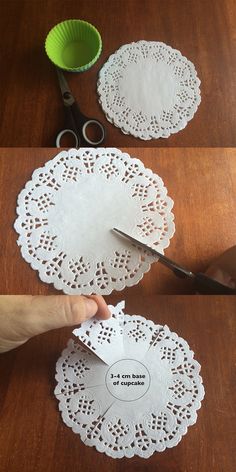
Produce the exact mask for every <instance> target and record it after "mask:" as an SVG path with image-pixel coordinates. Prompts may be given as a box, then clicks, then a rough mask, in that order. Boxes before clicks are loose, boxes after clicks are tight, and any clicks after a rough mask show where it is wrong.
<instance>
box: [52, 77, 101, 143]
mask: <svg viewBox="0 0 236 472" xmlns="http://www.w3.org/2000/svg"><path fill="white" fill-rule="evenodd" d="M56 70H57V77H58V81H59V85H60V89H61V94H62V100H63V104H64V109H65V129H62V130H61V131H60V132H59V133H58V135H57V138H56V146H57V147H58V148H59V147H60V142H61V138H62V136H64V135H65V134H68V133H69V134H72V135H73V136H74V138H75V147H76V148H77V147H79V146H81V145H85V146H87V145H90V146H97V145H98V144H100V143H102V142H103V141H104V138H105V128H104V126H103V125H102V123H100V121H98V120H95V119H93V118H88V117H87V116H85V115H83V114H82V113H81V111H80V108H79V105H78V103H77V102H76V100H75V98H74V97H73V95H72V93H71V91H70V89H69V87H68V84H67V82H66V79H65V77H64V74H63V73H62V71H61V70H59V69H56ZM90 125H93V126H95V127H96V128H97V131H98V134H99V139H97V140H96V141H95V140H94V141H93V140H92V139H90V138H89V137H88V135H87V128H88V126H90Z"/></svg>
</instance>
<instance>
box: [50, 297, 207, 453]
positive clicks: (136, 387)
mask: <svg viewBox="0 0 236 472" xmlns="http://www.w3.org/2000/svg"><path fill="white" fill-rule="evenodd" d="M109 308H110V310H111V312H112V317H111V318H110V319H109V320H107V321H98V320H96V319H93V320H89V321H87V322H85V323H83V324H82V326H81V328H79V329H76V330H74V331H73V333H74V334H75V335H76V336H79V339H80V341H81V342H83V343H84V345H85V347H86V348H87V349H89V351H88V350H86V349H84V348H83V347H81V346H80V345H79V343H78V342H77V341H74V340H72V339H71V340H70V341H69V342H68V346H67V348H66V349H65V350H64V351H63V352H62V356H61V357H60V358H59V360H58V361H57V365H56V380H57V386H56V388H55V395H56V397H57V399H58V400H59V409H60V411H61V413H62V418H63V421H64V422H65V423H66V425H67V426H69V427H71V428H72V430H73V431H74V433H78V434H79V435H80V437H81V439H82V441H83V442H84V443H85V444H86V445H88V446H95V447H96V449H97V450H98V451H100V452H105V453H106V454H107V455H109V456H111V457H114V458H121V457H124V456H126V457H132V456H133V455H138V456H141V457H144V458H147V457H150V456H151V455H152V454H153V452H155V451H159V452H161V451H164V450H165V449H166V448H167V447H173V446H176V445H177V444H178V443H179V441H180V440H181V438H182V436H183V435H184V434H186V432H187V428H188V426H190V425H193V424H194V423H195V422H196V420H197V410H198V409H199V408H200V407H201V401H202V399H203V397H204V387H203V385H202V378H201V377H200V375H199V372H200V365H199V364H198V362H197V361H196V360H194V359H193V355H194V353H193V351H191V350H190V348H189V346H188V344H187V342H186V341H184V340H183V339H182V338H180V337H179V336H177V334H175V333H173V332H171V331H170V330H169V328H168V327H167V326H160V325H155V324H154V323H153V322H152V321H150V320H146V319H145V318H143V317H141V316H134V315H133V316H130V315H124V313H123V309H124V303H123V302H121V303H119V304H118V305H117V306H116V307H113V306H110V307H109ZM92 352H94V353H95V354H96V356H95V355H94V354H93V353H92ZM97 356H99V357H101V358H100V359H99V358H98V357H97Z"/></svg>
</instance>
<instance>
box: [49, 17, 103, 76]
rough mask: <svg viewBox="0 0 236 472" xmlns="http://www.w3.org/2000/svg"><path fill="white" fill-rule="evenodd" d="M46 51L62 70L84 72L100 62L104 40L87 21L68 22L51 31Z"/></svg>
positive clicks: (59, 24)
mask: <svg viewBox="0 0 236 472" xmlns="http://www.w3.org/2000/svg"><path fill="white" fill-rule="evenodd" d="M45 50H46V53H47V55H48V57H49V59H50V60H51V61H52V62H53V64H55V66H57V67H59V68H60V69H63V70H67V71H71V72H83V71H85V70H88V69H89V68H90V67H91V66H92V65H93V64H95V62H96V61H97V60H98V58H99V56H100V54H101V51H102V39H101V36H100V34H99V32H98V31H97V29H96V28H95V27H94V26H93V25H91V24H90V23H87V21H83V20H66V21H63V22H61V23H58V24H57V25H56V26H54V27H53V28H52V29H51V30H50V31H49V33H48V35H47V38H46V41H45Z"/></svg>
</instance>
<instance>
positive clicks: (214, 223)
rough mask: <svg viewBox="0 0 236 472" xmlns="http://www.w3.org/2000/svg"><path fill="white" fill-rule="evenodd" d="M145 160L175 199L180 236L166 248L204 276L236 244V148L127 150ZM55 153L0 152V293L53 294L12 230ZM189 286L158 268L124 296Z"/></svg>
mask: <svg viewBox="0 0 236 472" xmlns="http://www.w3.org/2000/svg"><path fill="white" fill-rule="evenodd" d="M123 150H124V151H127V152H128V153H129V154H130V155H131V156H133V157H137V158H139V159H141V160H142V161H143V162H144V164H145V166H146V167H150V168H151V169H152V170H153V171H154V172H155V173H157V174H158V175H159V176H161V177H162V179H163V180H164V183H165V185H166V187H167V189H168V194H169V196H170V197H172V199H173V200H174V208H173V213H174V215H175V225H176V232H175V235H174V237H173V238H172V239H171V242H170V246H169V248H168V249H166V251H165V254H166V255H167V257H170V258H172V259H173V260H175V261H176V262H179V263H180V264H182V265H183V266H185V267H188V268H189V269H192V270H193V271H204V270H205V269H206V268H207V266H208V265H209V264H210V262H211V261H212V260H213V259H214V258H215V257H217V256H219V255H220V254H221V253H222V252H223V251H225V250H226V249H228V248H229V247H231V246H233V245H234V244H235V243H236V238H235V234H236V219H235V211H236V150H235V149H195V148H193V149H181V148H178V149H159V148H158V149H153V148H151V149H147V148H146V149H143V148H139V149H137V148H133V149H132V148H130V149H123ZM57 152H58V150H57V149H42V148H41V149H33V148H28V149H23V148H19V149H13V148H12V149H0V215H1V220H2V224H1V237H0V267H1V276H0V293H2V294H11V293H15V294H22V293H25V294H35V293H37V294H52V293H56V290H55V289H54V288H53V286H52V285H48V284H45V283H43V282H41V281H40V279H39V277H38V273H37V272H36V271H34V270H33V269H31V267H30V265H29V264H28V263H27V262H25V261H24V260H23V258H22V257H21V254H20V249H19V247H18V246H17V244H16V240H17V234H16V232H15V230H14V229H13V223H14V220H15V218H16V200H17V195H18V193H19V192H20V191H21V189H22V188H23V187H24V186H25V184H26V182H27V181H28V180H29V179H30V178H31V175H32V172H33V171H34V170H35V169H36V168H38V167H41V166H42V165H44V163H45V162H46V161H47V160H49V159H51V158H53V157H54V156H55V155H56V154H57ZM193 291H194V289H193V286H192V282H191V281H187V280H182V279H178V278H177V277H175V276H174V275H173V273H172V272H171V271H170V270H168V269H167V268H165V267H163V266H162V265H161V264H159V263H155V264H152V267H151V270H150V271H149V272H148V273H147V274H145V275H144V278H143V279H142V281H141V282H140V283H139V284H138V285H136V286H134V287H131V288H129V289H127V290H124V291H123V293H124V294H125V295H126V293H130V292H131V293H132V294H137V295H138V294H140V293H142V294H143V295H149V294H156V293H161V294H178V293H179V294H180V293H182V294H188V293H193Z"/></svg>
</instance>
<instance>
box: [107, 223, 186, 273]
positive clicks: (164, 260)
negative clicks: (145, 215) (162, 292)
mask: <svg viewBox="0 0 236 472" xmlns="http://www.w3.org/2000/svg"><path fill="white" fill-rule="evenodd" d="M113 231H115V232H116V233H118V234H120V235H121V236H123V237H124V238H127V239H129V240H130V241H131V242H133V243H134V244H136V245H138V246H140V247H142V248H143V249H145V250H147V251H150V252H151V253H152V254H153V255H155V256H157V257H158V258H159V262H161V263H162V264H163V265H165V266H166V267H169V269H171V270H172V271H173V272H176V273H177V272H178V273H179V275H180V274H182V277H191V278H193V277H194V274H193V272H190V271H189V270H187V269H184V268H183V267H181V266H179V265H178V264H176V262H174V261H172V260H171V259H168V257H166V256H163V254H161V253H160V252H158V251H157V250H156V249H154V248H152V247H149V246H147V244H144V243H143V242H142V241H139V240H138V239H136V238H133V236H130V235H129V234H126V233H124V232H123V231H121V230H119V229H117V228H113Z"/></svg>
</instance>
